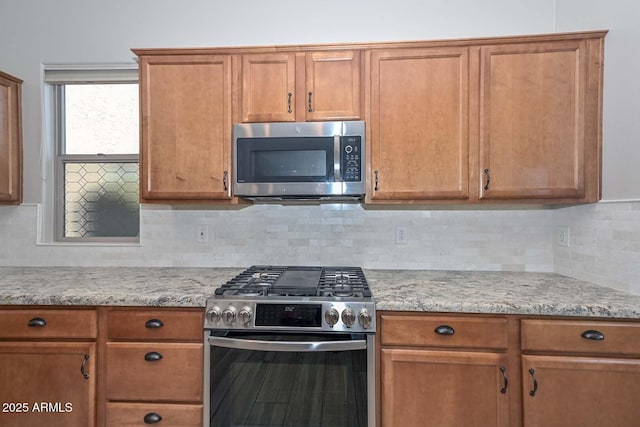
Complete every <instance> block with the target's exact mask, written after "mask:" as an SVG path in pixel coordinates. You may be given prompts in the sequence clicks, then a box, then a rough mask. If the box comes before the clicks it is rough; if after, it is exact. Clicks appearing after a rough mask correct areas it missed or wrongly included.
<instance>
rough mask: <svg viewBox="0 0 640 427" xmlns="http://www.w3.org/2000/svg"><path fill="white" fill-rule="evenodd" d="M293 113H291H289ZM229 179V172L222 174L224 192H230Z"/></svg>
mask: <svg viewBox="0 0 640 427" xmlns="http://www.w3.org/2000/svg"><path fill="white" fill-rule="evenodd" d="M289 112H291V111H289ZM228 177H229V171H224V173H223V174H222V185H224V191H228V190H229V184H228V183H227V178H228Z"/></svg>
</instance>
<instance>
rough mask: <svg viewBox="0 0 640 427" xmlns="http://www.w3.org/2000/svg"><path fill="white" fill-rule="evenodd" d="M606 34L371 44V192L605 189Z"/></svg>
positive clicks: (552, 198) (529, 196) (491, 198)
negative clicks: (376, 46) (385, 46)
mask: <svg viewBox="0 0 640 427" xmlns="http://www.w3.org/2000/svg"><path fill="white" fill-rule="evenodd" d="M605 34H606V32H604V31H600V32H588V33H572V34H556V35H553V34H552V35H546V36H523V37H514V38H504V39H478V40H466V41H458V42H442V43H436V42H433V43H428V42H425V43H415V44H414V46H415V48H413V49H406V48H405V46H407V45H406V44H403V43H398V44H397V45H394V46H392V47H393V48H389V49H381V50H378V49H373V50H372V51H371V54H370V55H371V61H370V63H371V67H370V70H371V72H370V107H371V109H370V112H371V114H370V117H368V118H367V122H368V124H369V128H368V129H369V134H368V135H367V138H368V144H369V145H368V146H369V147H370V163H369V164H370V168H369V170H368V185H369V188H368V191H367V198H366V202H367V203H449V204H456V203H501V202H520V203H584V202H595V201H597V200H599V199H600V193H601V184H600V182H601V149H602V147H601V124H602V68H603V67H602V58H603V45H604V36H605Z"/></svg>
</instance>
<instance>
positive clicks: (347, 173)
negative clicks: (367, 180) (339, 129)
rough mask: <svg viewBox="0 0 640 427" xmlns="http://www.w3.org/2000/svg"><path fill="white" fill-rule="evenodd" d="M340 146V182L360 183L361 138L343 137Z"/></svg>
mask: <svg viewBox="0 0 640 427" xmlns="http://www.w3.org/2000/svg"><path fill="white" fill-rule="evenodd" d="M340 145H341V149H342V161H341V163H342V165H341V168H342V180H343V181H345V182H359V181H362V141H361V137H359V136H343V137H342V138H341V141H340Z"/></svg>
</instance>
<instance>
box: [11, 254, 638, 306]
mask: <svg viewBox="0 0 640 427" xmlns="http://www.w3.org/2000/svg"><path fill="white" fill-rule="evenodd" d="M243 270H244V268H183V267H179V268H178V267H175V268H172V267H0V305H25V306H30V305H33V306H36V305H37V306H140V307H176V308H202V307H204V306H205V303H206V299H207V298H208V297H210V296H211V295H213V292H214V290H215V288H217V287H218V286H220V285H222V284H223V283H225V282H226V281H227V280H229V279H231V278H232V277H234V276H235V275H237V274H239V273H240V272H242V271H243ZM364 272H365V276H366V277H367V280H368V282H369V285H370V287H371V290H372V294H373V297H374V299H375V301H376V309H377V310H389V311H405V312H434V313H435V312H437V313H469V314H514V315H540V316H576V317H602V318H621V319H640V296H639V295H633V294H630V293H626V292H622V291H618V290H616V289H612V288H607V287H602V286H598V285H595V284H592V283H590V282H586V281H582V280H578V279H573V278H570V277H567V276H562V275H559V274H556V273H532V272H487V271H438V270H367V269H365V270H364Z"/></svg>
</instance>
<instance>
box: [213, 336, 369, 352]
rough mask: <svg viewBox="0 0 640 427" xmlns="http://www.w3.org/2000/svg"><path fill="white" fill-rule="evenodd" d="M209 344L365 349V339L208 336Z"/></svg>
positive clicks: (311, 349) (246, 347)
mask: <svg viewBox="0 0 640 427" xmlns="http://www.w3.org/2000/svg"><path fill="white" fill-rule="evenodd" d="M208 341H209V344H210V345H212V346H216V347H226V348H233V349H239V350H256V351H294V352H315V351H351V350H365V349H366V348H367V341H366V340H349V341H300V342H298V341H261V340H243V339H238V338H225V337H209V338H208Z"/></svg>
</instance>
